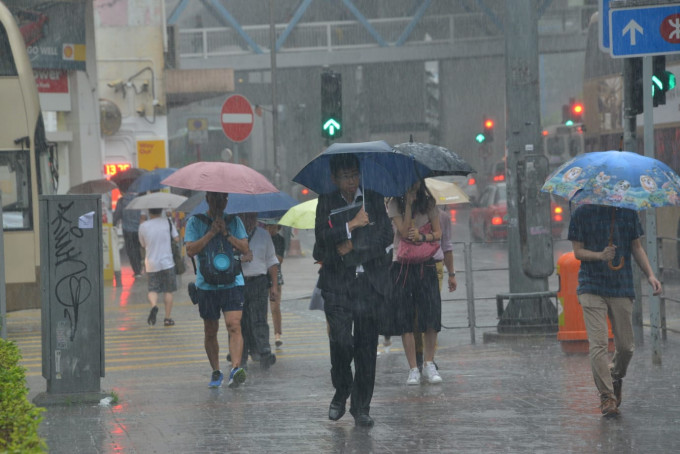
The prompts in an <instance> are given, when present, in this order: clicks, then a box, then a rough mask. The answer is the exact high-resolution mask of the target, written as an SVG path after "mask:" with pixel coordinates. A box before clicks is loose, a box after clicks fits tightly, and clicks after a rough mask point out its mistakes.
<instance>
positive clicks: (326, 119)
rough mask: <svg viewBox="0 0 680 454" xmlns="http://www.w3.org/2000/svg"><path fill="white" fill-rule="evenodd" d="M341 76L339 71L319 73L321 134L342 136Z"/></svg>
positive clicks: (334, 136)
mask: <svg viewBox="0 0 680 454" xmlns="http://www.w3.org/2000/svg"><path fill="white" fill-rule="evenodd" d="M342 132H343V127H342V78H341V76H340V73H336V72H333V71H325V72H323V73H321V136H322V137H324V138H326V139H338V138H340V137H342Z"/></svg>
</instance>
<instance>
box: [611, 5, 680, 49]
mask: <svg viewBox="0 0 680 454" xmlns="http://www.w3.org/2000/svg"><path fill="white" fill-rule="evenodd" d="M609 30H610V33H609V37H610V44H611V47H610V52H611V55H612V57H636V56H642V55H657V54H674V53H680V3H679V4H675V5H650V6H641V7H636V8H620V9H619V8H616V9H610V11H609Z"/></svg>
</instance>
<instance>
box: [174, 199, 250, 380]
mask: <svg viewBox="0 0 680 454" xmlns="http://www.w3.org/2000/svg"><path fill="white" fill-rule="evenodd" d="M228 197H229V195H228V194H225V193H221V192H208V193H206V195H205V200H206V202H207V203H208V211H207V213H206V215H207V216H208V217H209V218H210V220H211V224H210V225H207V224H206V223H204V222H203V221H202V220H200V219H199V218H198V217H196V216H192V217H191V218H189V221H188V222H187V226H186V231H185V234H184V239H185V243H186V249H187V255H189V257H194V256H196V255H199V254H200V253H201V251H203V249H205V248H206V246H208V243H210V241H211V240H212V239H213V238H215V237H216V236H218V235H222V236H223V237H226V240H227V241H228V242H229V243H230V244H231V246H232V247H233V248H234V249H235V252H238V253H240V254H248V253H249V248H248V236H247V235H246V230H245V228H244V227H243V223H242V222H241V220H240V219H239V218H238V217H232V218H231V220H230V221H229V222H228V223H227V222H225V219H224V209H225V208H226V206H227V200H228ZM243 284H244V281H243V275H242V274H239V275H238V276H236V279H235V280H234V282H233V283H231V284H225V285H212V284H209V283H207V282H206V281H205V278H204V277H203V274H202V273H201V268H200V266H199V267H198V269H197V270H196V288H197V294H198V311H199V314H200V315H201V318H202V319H203V329H204V334H205V352H206V354H207V355H208V361H209V362H210V366H212V370H213V372H212V376H211V380H210V384H209V385H208V386H209V387H211V388H218V387H220V386H222V380H223V379H224V374H222V371H221V370H220V347H219V343H218V342H217V331H218V330H219V327H220V318H221V314H220V313H223V314H224V321H225V323H226V326H227V331H228V332H229V353H230V355H231V358H232V368H231V372H230V374H229V382H228V383H229V387H230V388H234V387H237V386H238V385H239V384H241V383H243V382H244V381H245V379H246V372H245V370H244V369H243V368H242V367H241V354H242V351H243V337H242V336H241V313H242V311H243Z"/></svg>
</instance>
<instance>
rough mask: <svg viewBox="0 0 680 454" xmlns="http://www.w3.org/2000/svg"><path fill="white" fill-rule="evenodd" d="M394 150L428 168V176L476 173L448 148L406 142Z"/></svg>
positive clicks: (396, 146)
mask: <svg viewBox="0 0 680 454" xmlns="http://www.w3.org/2000/svg"><path fill="white" fill-rule="evenodd" d="M394 149H395V150H396V151H397V152H398V153H401V154H404V155H406V156H413V158H414V159H415V160H416V161H417V162H419V163H421V164H423V165H424V166H426V167H428V168H429V169H430V170H432V172H431V173H430V174H429V175H428V176H436V175H468V174H469V173H472V172H476V170H475V169H473V168H472V167H471V166H470V164H468V163H467V162H465V161H464V160H463V159H462V158H461V157H460V156H458V155H457V154H456V153H454V152H453V151H451V150H449V149H448V148H444V147H440V146H438V145H431V144H429V143H419V142H406V143H400V144H398V145H395V146H394Z"/></svg>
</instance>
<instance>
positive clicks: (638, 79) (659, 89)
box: [631, 55, 675, 115]
mask: <svg viewBox="0 0 680 454" xmlns="http://www.w3.org/2000/svg"><path fill="white" fill-rule="evenodd" d="M632 60H633V62H632V63H633V69H632V71H631V72H632V75H631V77H632V79H633V93H632V101H631V109H632V111H633V113H634V114H635V115H639V114H641V113H643V112H644V110H645V109H644V101H643V95H642V92H643V85H642V58H639V57H638V58H633V59H632ZM674 88H675V74H673V73H672V72H670V71H666V57H665V56H664V55H657V56H655V57H653V58H652V105H653V106H654V107H657V106H661V105H664V104H666V92H667V91H668V90H672V89H674Z"/></svg>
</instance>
